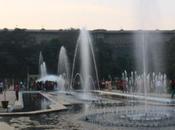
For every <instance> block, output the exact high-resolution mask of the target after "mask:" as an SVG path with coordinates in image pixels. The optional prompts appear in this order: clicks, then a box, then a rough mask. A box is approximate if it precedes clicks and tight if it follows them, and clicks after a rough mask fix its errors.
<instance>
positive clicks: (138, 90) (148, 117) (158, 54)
mask: <svg viewBox="0 0 175 130" xmlns="http://www.w3.org/2000/svg"><path fill="white" fill-rule="evenodd" d="M148 3H149V2H147V0H143V2H141V4H142V6H143V5H144V6H145V5H146V4H148ZM142 9H145V8H144V7H143V8H142ZM146 11H147V10H145V11H143V10H142V11H140V12H144V13H145V12H146ZM143 15H145V14H141V17H142V18H144V19H141V24H142V25H144V24H145V21H147V20H146V19H145V18H147V17H149V16H143ZM147 22H148V23H149V20H148V21H147ZM145 27H146V26H143V29H144V31H137V33H136V34H135V36H134V43H135V57H136V69H137V71H138V72H136V71H135V72H131V74H130V76H129V75H128V73H127V72H126V71H124V72H123V73H122V80H125V82H126V85H125V87H126V91H127V93H128V94H124V95H126V99H127V101H129V100H131V99H132V98H133V99H134V98H137V99H138V100H140V101H141V104H140V103H138V104H137V105H136V106H134V105H131V106H127V107H125V108H124V110H118V109H117V108H116V107H112V108H110V109H109V108H104V109H101V110H99V111H98V112H94V113H93V112H90V113H89V114H88V115H86V116H85V119H84V120H86V121H88V122H93V123H96V124H100V125H105V126H125V127H162V126H168V125H175V124H174V120H175V118H174V116H173V114H174V112H175V111H174V110H173V109H171V108H166V107H160V106H157V105H156V103H155V102H154V103H153V104H154V105H150V99H151V100H154V101H162V99H163V100H164V98H161V96H162V94H164V93H166V87H167V84H166V83H167V76H166V74H164V73H161V72H163V71H164V69H163V68H164V67H163V56H162V48H163V46H162V41H161V34H160V33H158V32H156V33H155V32H154V31H146V28H145ZM128 97H130V98H128ZM136 102H137V100H136ZM162 102H163V101H162Z"/></svg>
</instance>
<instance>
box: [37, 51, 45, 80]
mask: <svg viewBox="0 0 175 130" xmlns="http://www.w3.org/2000/svg"><path fill="white" fill-rule="evenodd" d="M43 62H44V61H43V55H42V52H41V51H40V53H39V64H38V73H39V77H41V65H42V64H43Z"/></svg>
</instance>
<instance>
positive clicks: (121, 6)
mask: <svg viewBox="0 0 175 130" xmlns="http://www.w3.org/2000/svg"><path fill="white" fill-rule="evenodd" d="M174 6H175V0H0V28H4V27H7V28H15V27H21V28H32V29H40V28H46V29H60V28H70V27H74V28H81V27H83V26H85V27H87V28H88V29H96V28H104V29H112V30H115V29H121V28H123V29H128V30H129V29H143V28H146V29H157V28H159V29H175V8H174Z"/></svg>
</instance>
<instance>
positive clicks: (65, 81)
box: [58, 46, 70, 91]
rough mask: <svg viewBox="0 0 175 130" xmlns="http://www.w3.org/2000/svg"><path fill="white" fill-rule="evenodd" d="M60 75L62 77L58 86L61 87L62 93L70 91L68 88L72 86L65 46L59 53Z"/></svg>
mask: <svg viewBox="0 0 175 130" xmlns="http://www.w3.org/2000/svg"><path fill="white" fill-rule="evenodd" d="M58 75H59V76H60V80H59V81H58V85H59V87H61V90H62V91H65V90H66V89H68V90H70V88H68V87H69V86H70V68H69V60H68V56H67V51H66V49H65V47H64V46H62V47H61V49H60V52H59V59H58ZM65 88H66V89H65Z"/></svg>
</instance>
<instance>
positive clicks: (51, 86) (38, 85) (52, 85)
mask: <svg viewBox="0 0 175 130" xmlns="http://www.w3.org/2000/svg"><path fill="white" fill-rule="evenodd" d="M30 88H31V89H33V90H55V89H56V88H57V82H53V81H45V82H42V81H40V82H36V81H34V82H32V84H31V86H30Z"/></svg>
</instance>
